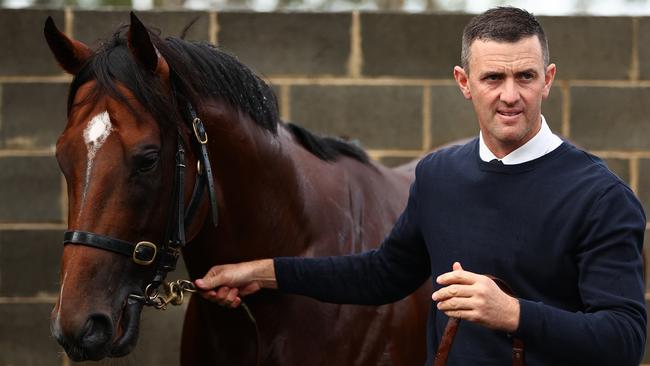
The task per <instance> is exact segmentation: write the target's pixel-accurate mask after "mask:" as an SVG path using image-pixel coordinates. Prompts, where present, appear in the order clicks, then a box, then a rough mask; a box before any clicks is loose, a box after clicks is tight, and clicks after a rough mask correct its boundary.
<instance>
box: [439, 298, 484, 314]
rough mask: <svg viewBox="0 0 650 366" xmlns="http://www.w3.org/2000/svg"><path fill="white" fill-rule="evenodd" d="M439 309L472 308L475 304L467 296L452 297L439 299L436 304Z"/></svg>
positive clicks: (445, 310)
mask: <svg viewBox="0 0 650 366" xmlns="http://www.w3.org/2000/svg"><path fill="white" fill-rule="evenodd" d="M436 306H437V307H438V310H440V311H444V312H447V311H458V310H474V309H475V305H474V304H473V302H472V301H471V300H470V298H467V297H454V298H452V299H449V300H445V301H439V302H438V304H437V305H436Z"/></svg>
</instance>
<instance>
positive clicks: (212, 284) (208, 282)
mask: <svg viewBox="0 0 650 366" xmlns="http://www.w3.org/2000/svg"><path fill="white" fill-rule="evenodd" d="M220 277H221V276H220V271H219V269H218V268H217V266H215V267H212V268H210V270H209V271H208V273H206V274H205V276H203V278H199V279H197V280H196V281H194V284H195V285H196V287H198V288H199V289H201V290H209V289H213V288H217V287H218V286H219V285H221V284H222V283H223V281H222V280H221V278H220Z"/></svg>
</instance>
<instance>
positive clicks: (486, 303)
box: [431, 262, 520, 332]
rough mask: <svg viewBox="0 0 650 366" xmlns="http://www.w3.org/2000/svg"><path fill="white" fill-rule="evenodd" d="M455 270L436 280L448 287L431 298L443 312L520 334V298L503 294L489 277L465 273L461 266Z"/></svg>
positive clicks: (455, 265)
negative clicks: (516, 331)
mask: <svg viewBox="0 0 650 366" xmlns="http://www.w3.org/2000/svg"><path fill="white" fill-rule="evenodd" d="M452 269H453V271H452V272H447V273H445V274H442V275H440V276H438V278H437V280H436V282H438V284H440V285H443V286H445V287H443V288H441V289H440V290H438V291H436V292H434V293H433V295H432V296H431V298H432V299H433V301H437V302H438V309H439V310H441V311H443V312H444V313H445V314H446V315H447V316H449V317H454V318H459V319H463V320H469V321H471V322H473V323H477V324H481V325H483V326H486V327H488V328H491V329H497V330H503V331H506V332H514V331H515V330H517V328H518V327H519V311H520V308H519V301H518V300H517V299H516V298H514V297H512V296H510V295H508V294H506V293H505V292H503V291H501V289H500V288H499V286H497V284H496V283H494V281H492V280H491V279H490V278H489V277H487V276H483V275H479V274H476V273H472V272H468V271H465V270H463V267H461V265H460V263H458V262H455V263H454V265H453V267H452Z"/></svg>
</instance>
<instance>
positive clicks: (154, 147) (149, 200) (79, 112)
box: [45, 16, 180, 361]
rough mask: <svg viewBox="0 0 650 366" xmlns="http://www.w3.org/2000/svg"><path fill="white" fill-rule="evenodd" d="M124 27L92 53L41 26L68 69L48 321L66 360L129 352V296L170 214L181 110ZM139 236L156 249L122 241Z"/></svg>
mask: <svg viewBox="0 0 650 366" xmlns="http://www.w3.org/2000/svg"><path fill="white" fill-rule="evenodd" d="M125 32H127V33H126V37H123V36H118V35H116V36H115V39H114V40H113V43H114V44H113V46H111V47H110V48H109V47H104V48H102V49H100V50H99V51H97V52H95V51H92V50H91V49H89V48H88V47H87V46H85V45H84V44H82V43H81V42H79V41H76V40H72V39H70V38H68V37H67V36H65V35H64V34H63V33H61V32H60V31H59V30H57V28H56V26H55V25H54V23H53V21H52V19H51V18H50V19H48V20H47V22H46V24H45V37H46V39H47V42H48V44H49V46H50V48H51V50H52V52H53V53H54V56H55V58H56V59H57V61H58V62H59V64H60V65H61V67H62V68H63V69H64V70H66V71H67V72H69V73H71V74H73V75H74V76H75V77H74V80H73V82H72V84H71V89H70V96H69V100H68V122H67V125H66V128H65V130H64V131H63V133H62V135H61V137H60V138H59V140H58V142H57V149H56V150H57V151H56V157H57V160H58V163H59V165H60V168H61V170H62V172H63V174H64V175H65V178H66V181H67V185H68V199H69V214H68V227H69V232H68V233H67V234H66V242H67V243H69V244H67V245H65V248H64V251H63V257H62V262H61V289H60V294H59V299H58V301H57V303H56V306H55V308H54V310H53V312H52V326H51V328H52V333H53V335H54V336H55V337H56V339H57V340H58V342H59V343H60V344H61V345H62V346H63V347H64V348H65V350H66V352H67V353H68V355H69V356H70V357H71V358H72V359H73V360H75V361H78V360H85V359H92V360H98V359H101V358H104V357H107V356H109V357H114V356H122V355H125V354H127V353H128V352H130V351H131V349H132V348H133V346H134V345H135V342H136V340H137V334H138V323H139V317H140V311H141V309H142V302H141V301H137V300H134V299H133V298H134V296H130V295H131V294H135V295H142V294H143V291H144V288H145V287H146V286H147V284H148V283H150V282H151V281H152V278H153V277H154V275H155V272H156V270H155V269H154V268H155V267H156V266H155V264H156V263H148V262H150V261H152V262H153V259H154V258H155V262H158V261H159V258H157V257H155V255H156V253H154V252H153V251H154V250H159V249H160V244H162V243H163V241H164V240H166V239H168V235H166V233H165V231H166V227H167V226H168V225H167V224H168V221H172V220H175V218H176V216H175V215H171V216H170V214H169V212H170V211H171V206H172V200H173V198H172V197H173V196H175V190H174V178H173V177H174V171H175V165H176V164H175V155H176V150H177V136H178V133H177V127H176V121H177V120H178V119H179V118H180V117H179V113H178V110H177V108H176V107H175V103H174V101H173V100H172V99H173V98H172V97H171V95H172V92H171V90H170V84H169V67H168V66H167V63H166V61H165V59H164V58H163V57H162V56H161V55H160V54H159V52H158V51H157V49H156V47H155V46H154V43H152V39H151V36H150V34H149V32H148V31H147V29H146V28H145V27H144V26H143V25H142V23H140V21H139V20H137V18H135V16H132V20H131V25H130V27H129V28H128V30H125ZM164 127H166V128H164ZM142 241H147V242H152V243H156V245H157V248H153V247H152V246H150V245H149V244H142V245H141V244H138V247H137V248H135V247H129V246H128V245H129V243H139V242H142ZM122 244H124V245H123V246H122V247H120V246H121V245H122ZM120 250H121V251H122V252H120ZM158 254H160V253H158Z"/></svg>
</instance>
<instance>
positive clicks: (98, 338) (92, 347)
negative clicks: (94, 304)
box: [80, 314, 113, 359]
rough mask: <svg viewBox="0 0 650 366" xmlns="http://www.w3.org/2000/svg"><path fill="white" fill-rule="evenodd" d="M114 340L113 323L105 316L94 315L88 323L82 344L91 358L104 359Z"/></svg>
mask: <svg viewBox="0 0 650 366" xmlns="http://www.w3.org/2000/svg"><path fill="white" fill-rule="evenodd" d="M112 338H113V323H112V321H111V319H110V318H109V317H108V316H106V315H103V314H93V315H91V316H90V317H89V318H88V320H87V321H86V325H85V326H84V329H83V332H82V336H81V338H80V341H81V342H80V343H81V345H82V347H83V349H85V350H86V353H87V355H88V356H89V358H91V359H93V358H95V357H93V356H97V357H103V356H104V354H105V353H106V351H107V349H108V346H109V342H110V341H111V339H112Z"/></svg>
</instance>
